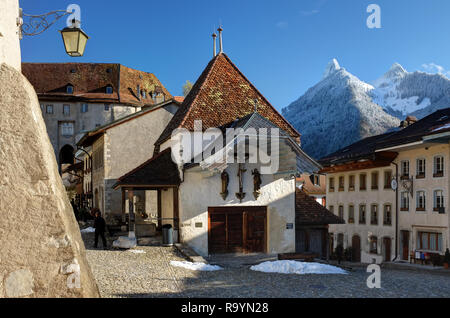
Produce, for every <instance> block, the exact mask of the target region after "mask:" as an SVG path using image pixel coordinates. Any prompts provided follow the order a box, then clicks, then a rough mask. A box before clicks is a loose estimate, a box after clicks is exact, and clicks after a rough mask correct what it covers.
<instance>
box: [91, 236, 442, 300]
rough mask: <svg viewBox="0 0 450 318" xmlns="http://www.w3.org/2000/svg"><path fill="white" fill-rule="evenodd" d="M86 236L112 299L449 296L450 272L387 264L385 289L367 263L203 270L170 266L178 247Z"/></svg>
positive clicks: (179, 258) (102, 290) (102, 285)
mask: <svg viewBox="0 0 450 318" xmlns="http://www.w3.org/2000/svg"><path fill="white" fill-rule="evenodd" d="M82 236H83V239H84V241H85V245H86V249H87V251H86V253H87V258H88V261H89V263H90V265H91V269H92V271H93V273H94V276H95V279H96V280H97V284H98V286H99V289H100V293H101V296H102V297H108V298H109V297H137V298H139V297H167V298H168V297H189V298H192V297H194V298H196V297H207V298H208V297H218V298H254V297H258V298H303V297H327V298H328V297H358V298H359V297H376V298H379V297H388V298H392V297H450V275H448V274H442V273H431V272H422V271H412V270H393V269H382V271H381V288H380V289H369V288H368V287H367V285H366V280H367V278H368V276H369V275H370V274H369V273H366V271H365V268H363V267H357V268H354V269H353V270H352V271H350V272H349V274H348V275H294V274H289V275H286V274H273V273H261V272H255V271H252V270H250V269H249V267H250V265H248V264H247V265H244V264H243V265H242V266H225V267H224V270H221V271H214V272H199V271H191V270H188V269H184V268H179V267H173V266H171V265H170V261H172V260H173V261H183V260H184V258H183V257H182V255H181V254H180V253H179V252H178V251H177V249H176V248H175V247H162V246H158V245H156V244H155V245H154V246H138V247H137V248H136V249H137V250H139V251H144V252H145V253H142V252H141V253H133V252H130V251H122V250H120V251H119V250H112V249H108V250H103V249H101V248H98V249H93V248H92V245H93V236H94V234H92V233H87V234H83V235H82ZM109 243H111V242H109ZM99 245H101V244H99Z"/></svg>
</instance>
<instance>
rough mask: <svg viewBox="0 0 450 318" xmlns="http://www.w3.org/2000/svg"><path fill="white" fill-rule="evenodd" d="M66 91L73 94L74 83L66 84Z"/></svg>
mask: <svg viewBox="0 0 450 318" xmlns="http://www.w3.org/2000/svg"><path fill="white" fill-rule="evenodd" d="M66 93H67V94H73V86H72V85H67V86H66Z"/></svg>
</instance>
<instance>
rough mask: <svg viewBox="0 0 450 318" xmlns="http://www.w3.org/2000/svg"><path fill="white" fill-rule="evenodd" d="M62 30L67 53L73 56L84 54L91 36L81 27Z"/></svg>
mask: <svg viewBox="0 0 450 318" xmlns="http://www.w3.org/2000/svg"><path fill="white" fill-rule="evenodd" d="M60 32H61V35H62V38H63V41H64V47H65V48H66V52H67V54H69V55H70V56H72V57H78V56H83V54H84V49H85V48H86V43H87V40H88V39H89V37H88V36H87V34H86V33H84V32H83V30H81V29H79V28H65V29H63V30H62V31H60Z"/></svg>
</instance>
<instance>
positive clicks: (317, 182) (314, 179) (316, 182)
mask: <svg viewBox="0 0 450 318" xmlns="http://www.w3.org/2000/svg"><path fill="white" fill-rule="evenodd" d="M309 180H311V183H312V184H314V185H315V186H320V176H319V175H316V174H312V175H310V176H309Z"/></svg>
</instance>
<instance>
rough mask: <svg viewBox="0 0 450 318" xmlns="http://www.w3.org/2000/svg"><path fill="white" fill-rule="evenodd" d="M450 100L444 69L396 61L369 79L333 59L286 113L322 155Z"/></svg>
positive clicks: (308, 146) (310, 148)
mask: <svg viewBox="0 0 450 318" xmlns="http://www.w3.org/2000/svg"><path fill="white" fill-rule="evenodd" d="M449 105H450V80H449V79H448V78H446V77H445V76H443V75H440V74H429V73H425V72H418V71H417V72H413V73H409V72H408V71H406V69H405V68H403V67H402V66H401V65H400V64H399V63H394V64H393V65H392V66H391V68H390V69H389V70H388V71H387V72H386V73H385V74H384V75H383V76H381V77H380V78H379V79H377V80H375V81H373V83H372V84H369V83H366V82H364V81H362V80H360V79H359V78H357V77H356V76H354V75H353V74H351V73H350V72H348V71H347V70H346V69H345V68H343V67H341V66H340V64H339V62H338V61H337V60H336V59H332V60H331V61H330V62H329V63H328V65H327V66H326V68H325V72H324V75H323V78H322V79H321V80H320V81H319V82H318V83H317V84H316V85H314V86H313V87H311V88H310V89H308V90H307V91H306V93H305V94H304V95H302V96H301V97H300V98H299V99H297V100H296V101H294V102H293V103H291V104H290V105H289V106H287V107H285V108H284V109H283V110H282V114H283V115H284V116H285V117H286V118H287V119H288V120H289V121H290V122H291V123H292V125H293V126H294V127H295V128H296V129H297V130H298V131H299V132H300V133H301V134H302V147H303V149H304V150H305V151H306V152H307V153H308V154H310V155H311V156H312V157H314V158H316V159H320V158H322V157H324V156H325V155H327V154H330V153H332V152H334V151H336V150H338V149H341V148H343V147H345V146H347V145H349V144H352V143H354V142H356V141H358V140H360V139H362V138H366V137H370V136H373V135H377V134H381V133H384V132H386V131H389V130H392V129H396V128H397V127H398V126H399V123H400V120H403V119H404V118H405V117H406V116H408V115H413V116H416V117H418V118H422V117H425V116H427V115H429V114H431V113H432V112H434V111H436V110H438V109H441V108H445V107H449Z"/></svg>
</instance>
